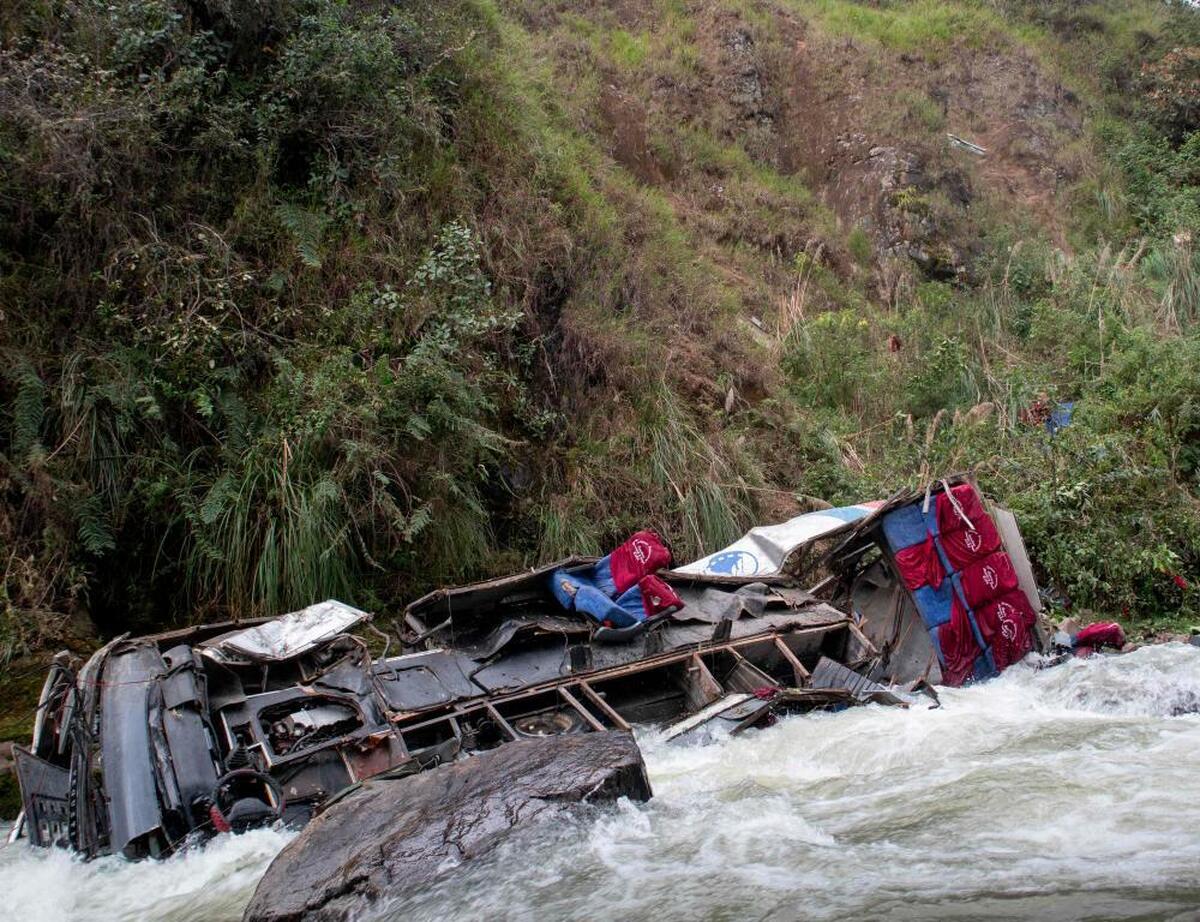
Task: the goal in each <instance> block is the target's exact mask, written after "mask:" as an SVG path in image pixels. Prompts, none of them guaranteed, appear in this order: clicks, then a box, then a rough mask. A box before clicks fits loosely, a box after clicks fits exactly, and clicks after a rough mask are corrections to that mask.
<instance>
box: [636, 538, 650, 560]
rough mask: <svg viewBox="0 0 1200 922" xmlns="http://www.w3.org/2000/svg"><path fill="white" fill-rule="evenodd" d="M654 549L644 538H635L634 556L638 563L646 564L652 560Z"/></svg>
mask: <svg viewBox="0 0 1200 922" xmlns="http://www.w3.org/2000/svg"><path fill="white" fill-rule="evenodd" d="M651 551H652V548H651V547H650V542H649V541H647V540H645V539H644V538H635V539H634V541H633V556H634V558H635V559H636V560H637V562H638V563H645V562H646V561H647V560H649V559H650V553H651Z"/></svg>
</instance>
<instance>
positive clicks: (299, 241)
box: [275, 202, 331, 269]
mask: <svg viewBox="0 0 1200 922" xmlns="http://www.w3.org/2000/svg"><path fill="white" fill-rule="evenodd" d="M275 214H276V216H277V217H278V218H279V223H280V224H282V225H283V226H284V228H285V229H286V230H287V232H288V233H289V234H291V236H292V241H293V242H294V243H295V244H296V251H297V252H298V253H299V254H300V259H301V261H302V262H303V263H304V265H306V266H308V267H310V268H312V269H319V268H321V241H322V240H323V239H324V237H325V231H326V229H328V227H329V225H330V223H331V219H330V217H329V215H327V214H325V213H324V212H323V211H311V210H309V209H308V208H304V207H302V206H300V205H297V204H295V203H294V202H284V203H283V204H282V205H280V206H279V207H278V208H276V209H275Z"/></svg>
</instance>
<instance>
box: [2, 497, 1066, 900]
mask: <svg viewBox="0 0 1200 922" xmlns="http://www.w3.org/2000/svg"><path fill="white" fill-rule="evenodd" d="M639 541H640V542H641V544H639V543H638V542H639ZM664 555H665V556H664ZM668 559H669V555H667V554H666V552H665V549H663V548H662V545H661V544H659V543H658V542H657V539H656V538H655V536H654V535H652V534H651V533H639V535H638V536H635V539H633V540H631V541H630V542H627V543H626V545H623V546H622V548H621V549H618V551H617V552H614V554H613V555H610V557H606V558H603V559H601V560H595V559H591V558H571V559H568V560H564V561H560V562H559V563H557V564H554V565H551V566H548V567H542V568H540V569H537V570H534V571H532V572H527V573H522V574H520V575H517V576H512V577H508V578H505V579H496V580H491V581H489V582H484V583H478V584H475V585H471V586H466V587H462V588H456V589H445V590H438V591H436V592H433V593H431V594H429V595H427V596H425V597H424V598H421V599H418V600H417V601H415V602H413V603H412V604H411V605H409V606H408V608H407V609H406V611H405V614H404V621H405V631H404V646H405V652H402V653H400V654H399V655H394V656H388V655H387V653H388V651H387V650H386V649H385V651H384V655H383V656H382V657H381V658H378V659H373V658H372V657H371V656H370V654H369V652H368V649H367V646H366V644H365V643H364V641H363V640H361V639H360V638H359V637H357V636H356V635H355V634H354V633H353V631H354V629H355V628H356V627H357V626H359V625H361V624H363V623H364V622H365V621H366V619H367V615H366V614H365V613H363V612H360V611H357V610H355V609H353V608H350V607H348V606H346V605H343V604H341V603H338V602H332V601H331V602H325V603H322V604H319V605H314V606H312V607H310V608H307V609H304V610H303V611H300V612H295V613H292V614H290V615H286V616H284V617H281V618H278V619H275V620H264V621H258V622H241V623H236V624H234V623H225V624H216V625H210V626H203V627H195V628H190V629H186V630H181V631H175V632H171V633H166V634H159V635H156V636H152V637H144V638H137V639H128V638H124V637H122V638H118V639H116V640H114V641H112V642H111V643H109V644H108V645H106V646H105V647H104V648H103V649H101V650H99V651H98V652H97V653H96V654H94V655H93V656H92V657H91V658H90V659H89V660H88V661H87V662H86V663H84V664H83V665H82V667H81V668H78V669H77V668H76V666H75V664H73V663H72V662H71V660H70V658H69V657H68V656H67V655H66V654H60V656H59V658H58V659H56V661H55V663H54V665H53V667H52V668H51V671H50V674H49V676H48V677H47V679H46V683H45V687H44V690H43V693H42V699H41V703H40V705H39V710H38V716H37V719H36V724H35V726H34V729H33V739H32V744H31V746H30V747H29V748H28V749H18V751H17V771H18V778H19V781H20V784H21V790H22V797H23V801H24V814H23V823H21V824H19V825H18V831H20V830H23V834H24V835H25V836H27V837H28V839H29V841H30V842H32V843H34V844H36V845H44V846H49V845H61V846H67V847H70V848H72V849H75V850H77V851H79V852H81V853H83V854H84V855H86V856H97V855H104V854H120V855H125V856H128V857H131V858H141V857H147V856H163V855H167V854H169V853H171V852H172V851H175V850H177V849H179V848H180V847H181V846H183V845H184V844H186V843H190V842H194V841H196V840H197V839H201V838H204V837H206V836H208V835H211V834H214V833H217V832H221V831H224V830H228V829H230V828H233V829H243V828H248V827H251V826H254V825H259V824H265V823H270V822H273V821H275V820H276V819H282V820H284V821H286V822H288V823H293V824H297V825H299V824H303V823H305V822H307V821H308V820H310V819H311V818H312V817H314V815H316V814H319V813H323V815H322V816H321V819H320V821H319V823H314V824H312V826H311V827H310V829H313V831H314V834H316V831H317V827H319V828H320V829H324V830H325V832H324V833H322V835H326V836H328V835H330V833H329V830H330V829H331V828H336V825H337V821H336V817H337V815H338V813H339V811H345V810H347V809H349V808H350V807H351V806H352V804H353V802H354V801H355V800H356V799H358V800H362V799H363V798H364V797H368V796H378V792H377V790H376V789H377V787H378V785H379V784H382V783H383V782H382V781H380V780H376V781H370V782H368V781H367V780H366V779H388V780H387V784H388V785H390V786H391V788H392V789H394V790H395V791H396V792H397V795H396V796H397V798H398V799H397V800H396V802H395V803H396V806H395V807H393V808H392V809H396V810H403V809H404V805H405V804H406V803H407V802H408V801H407V797H408V795H406V794H405V792H406V791H409V790H411V791H413V792H416V791H418V790H420V789H421V788H420V786H419V785H417V784H416V781H417V779H418V777H423V776H425V775H430V776H431V778H433V779H434V780H431V781H429V782H428V783H426V782H422V785H424V786H425V787H426V788H428V787H429V786H430V785H436V784H437V782H436V778H438V777H442V776H443V775H444V776H445V777H450V776H449V775H445V773H447V772H452V773H456V774H455V777H457V776H458V775H461V774H464V773H465V774H466V775H470V773H471V772H472V771H473V770H474V769H473V765H475V764H483V763H484V762H486V761H488V760H489V759H491V761H493V762H496V761H497V759H500V762H497V764H501V763H502V762H503V759H501V757H500V756H499V754H498V753H496V752H492V751H493V750H505V748H506V747H512V746H515V747H517V748H515V749H513V750H512V753H513V755H512V757H507V756H506V757H504V758H507V759H508V762H509V763H512V762H513V759H516V763H515V764H518V765H519V764H521V763H522V762H528V761H529V757H528V756H520V757H518V756H517V753H518V752H520V751H522V750H527V749H528V750H530V751H531V752H534V751H541V750H540V748H539V747H547V748H546V749H545V752H550V751H551V749H553V748H554V747H556V746H565V747H566V749H564V751H567V750H570V752H572V753H573V755H572V758H575V759H576V761H577V762H578V760H579V759H580V758H581V756H580V753H582V752H586V751H588V750H587V746H589V745H592V744H589V743H587V742H586V740H585V739H583V738H586V737H588V736H589V735H594V737H593V739H594V740H595V745H596V746H598V747H600V750H599V751H605V749H604V747H605V746H607V747H608V750H607V751H609V752H610V753H611V752H612V751H614V750H613V749H612V746H613V744H611V743H603V742H602V741H603V740H611V739H614V738H616V737H617V736H623V737H624V738H625V739H626V740H627V741H628V742H627V743H622V744H621V746H624V747H626V748H624V749H622V750H621V751H620V752H619V753H618V754H617V756H616V757H615V758H617V761H618V762H620V764H621V765H622V766H623V768H622V773H621V774H620V778H621V779H623V780H621V781H620V782H619V783H616V784H615V785H609V786H608V788H606V789H607V790H608V791H609V793H610V794H611V795H613V796H616V795H619V794H628V795H631V796H636V797H648V796H649V793H650V792H649V785H648V783H647V782H646V779H645V775H644V768H643V767H642V766H641V762H640V756H637V755H636V746H635V744H634V743H633V742H632V738H631V737H629V736H628V732H629V731H630V730H631V728H632V727H634V726H644V725H659V726H662V727H664V728H665V730H664V731H663V732H664V733H665V734H666V735H667V736H668V737H670V738H678V739H696V738H698V737H703V736H705V735H709V734H712V733H714V732H717V728H724V731H722V732H731V733H739V732H742V731H743V730H745V729H747V728H750V727H760V726H763V725H765V724H767V723H770V722H771V721H772V720H773V719H774V717H775V716H776V715H778V714H781V713H794V712H804V711H809V710H813V709H827V708H837V707H843V706H846V705H850V704H855V703H863V702H867V701H875V702H881V703H886V704H892V705H900V706H905V705H906V704H907V703H909V702H910V700H911V699H912V696H914V695H915V694H919V693H920V692H921V691H923V690H928V691H929V692H930V693H931V694H932V688H931V686H933V685H937V684H961V683H962V682H964V681H968V680H971V679H978V678H985V677H987V676H989V675H993V674H995V673H996V672H997V671H999V670H1001V669H1003V668H1004V667H1005V666H1007V665H1008V664H1009V663H1011V662H1014V661H1015V660H1016V659H1019V658H1020V657H1021V656H1023V655H1024V654H1025V653H1026V652H1028V651H1029V650H1030V649H1034V648H1038V649H1040V648H1041V647H1042V645H1043V639H1042V636H1041V631H1040V628H1039V626H1038V624H1037V620H1036V613H1037V611H1038V609H1039V601H1038V592H1037V588H1036V585H1035V584H1034V581H1033V574H1032V571H1031V569H1030V565H1029V560H1028V558H1027V556H1026V553H1025V550H1024V547H1023V544H1022V542H1021V538H1020V534H1019V532H1018V531H1017V528H1016V523H1015V521H1014V520H1013V517H1012V516H1011V514H1009V513H1007V512H1006V511H1004V510H1002V509H999V508H990V509H989V508H988V506H987V505H986V504H985V503H984V501H983V500H982V498H981V497H980V495H979V494H978V493H977V491H976V488H975V486H974V484H973V483H972V482H971V481H970V480H968V479H964V478H958V479H954V480H950V481H942V482H941V483H939V484H936V485H933V487H932V488H931V489H929V490H926V491H925V492H923V493H907V492H906V493H901V494H898V495H896V496H894V497H892V498H891V499H889V500H887V501H885V502H880V503H871V504H865V505H862V506H856V507H849V508H847V509H841V510H827V511H825V512H819V513H812V514H809V515H806V516H801V517H799V518H797V519H793V520H792V521H791V522H788V523H784V524H783V525H779V526H770V527H766V528H761V529H755V530H753V531H752V532H750V533H749V534H748V535H746V536H745V537H744V538H743V539H741V540H740V541H739V542H736V543H735V544H734V545H732V546H731V547H730V548H726V549H724V550H723V551H719V552H717V553H715V554H713V555H711V556H709V557H707V558H705V559H703V560H701V561H697V562H696V563H694V564H690V565H688V566H685V567H681V568H679V569H665V568H663V565H664V564H666V563H667V560H668ZM804 586H807V587H808V588H802V587H804ZM560 737H572V738H574V737H580V738H581V740H583V741H582V742H581V741H579V740H575V741H572V740H566V741H564V740H561V739H559V738H560ZM580 747H582V748H580ZM629 747H632V749H633V753H634V756H633V759H634V762H635V763H636V766H635V769H636V770H630V766H629V758H630V756H629ZM620 748H621V747H620V746H618V749H620ZM438 766H441V767H438ZM514 770H515V769H514ZM438 773H442V775H439V774H438ZM364 782H365V783H364ZM563 783H564V784H565V786H566V788H568V789H571V785H570V784H567V783H566V782H563ZM603 787H604V785H603V784H601V783H599V782H597V783H596V784H592V782H591V781H589V783H588V785H587V786H585V788H580V789H579V790H578V791H577V796H576V797H575V799H579V798H582V797H584V796H585V795H586V794H587V792H593V793H594V792H595V790H597V789H600V788H603ZM468 788H469V785H468V786H467V788H464V790H466V789H468ZM347 789H350V793H349V794H346V793H345V792H346V791H347ZM372 790H375V793H374V794H372V793H371V791H372ZM443 794H444V791H443ZM530 796H541V795H530ZM547 796H548V795H547ZM556 796H559V797H560V799H561V797H563V796H566V795H563V794H562V792H559V794H558V795H556ZM567 799H571V798H570V797H567ZM505 812H506V813H508V814H511V813H513V812H514V811H505ZM515 812H520V811H515ZM306 836H307V834H306ZM306 836H302V837H301V838H300V839H298V840H296V842H293V844H292V846H290V847H289V849H288V850H286V851H285V853H284V855H283V856H281V859H279V860H283V859H284V858H285V857H286V856H287V855H288V854H289V853H290V852H292V851H293V850H294V849H295V848H296V847H303V843H304V842H305V840H306ZM460 846H461V843H460ZM376 851H377V852H378V848H376ZM460 851H462V852H464V853H469V852H470V849H469V848H468V849H463V848H461V847H460ZM277 863H278V860H277ZM336 870H337V869H336V868H335V869H333V870H331V872H330V873H331V874H333V875H334V876H335V877H336ZM393 870H394V869H393ZM270 876H271V875H270V874H268V879H269V878H270ZM300 915H303V913H302V912H301V913H300ZM264 917H265V916H264Z"/></svg>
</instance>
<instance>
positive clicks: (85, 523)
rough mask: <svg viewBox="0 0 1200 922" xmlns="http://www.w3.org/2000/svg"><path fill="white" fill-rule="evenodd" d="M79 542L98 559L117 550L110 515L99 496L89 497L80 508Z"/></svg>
mask: <svg viewBox="0 0 1200 922" xmlns="http://www.w3.org/2000/svg"><path fill="white" fill-rule="evenodd" d="M79 541H80V543H81V544H82V545H83V547H84V550H86V551H87V552H88V553H89V554H93V555H95V556H97V557H99V556H101V555H102V554H103V553H104V552H105V551H112V550H116V547H117V542H116V540H115V539H114V538H113V533H112V526H111V524H110V523H109V515H108V512H107V510H105V508H104V507H103V505H102V504H101V502H100V497H98V496H95V495H92V496H89V497H88V498H87V499H85V500H84V501H83V502H82V503H81V504H80V506H79Z"/></svg>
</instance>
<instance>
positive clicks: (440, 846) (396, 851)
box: [244, 732, 650, 922]
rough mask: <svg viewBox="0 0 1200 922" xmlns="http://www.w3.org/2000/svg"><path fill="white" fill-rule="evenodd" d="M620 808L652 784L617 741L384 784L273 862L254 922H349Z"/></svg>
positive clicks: (629, 741)
mask: <svg viewBox="0 0 1200 922" xmlns="http://www.w3.org/2000/svg"><path fill="white" fill-rule="evenodd" d="M618 797H631V798H633V799H635V800H646V799H648V798H649V797H650V783H649V781H648V780H647V778H646V768H645V765H644V763H643V762H642V754H641V752H640V751H639V750H638V747H637V743H635V742H634V740H633V737H632V736H630V735H629V734H627V733H617V732H612V733H583V734H578V735H571V736H558V737H551V738H547V739H542V740H527V741H521V742H514V743H509V744H507V745H505V746H501V747H500V748H499V749H494V750H491V751H490V752H485V753H482V754H480V755H477V756H473V757H472V758H469V759H466V760H464V761H461V762H454V763H451V764H449V765H443V766H441V767H439V768H435V769H432V770H430V771H426V772H422V773H420V774H416V775H410V776H408V777H404V778H393V779H384V778H378V779H372V780H370V781H367V782H365V783H364V784H363V785H362V786H361V787H360V788H359V789H358V790H357V791H355V792H354V793H352V794H350V795H349V796H348V797H346V798H345V799H344V800H341V801H339V802H337V803H335V804H334V805H333V806H331V807H330V808H329V809H328V810H326V811H325V812H324V813H323V814H321V815H320V816H319V817H317V818H316V819H315V820H313V821H312V822H311V823H309V825H308V826H307V827H305V829H304V832H303V833H301V834H300V836H299V837H298V838H297V839H295V840H294V841H293V842H292V843H291V844H290V845H288V847H287V848H285V849H284V850H283V851H282V852H280V854H279V855H278V856H277V857H276V858H275V860H274V861H273V862H271V866H270V867H269V868H268V869H267V873H266V874H265V875H264V876H263V879H262V881H261V882H260V883H259V885H258V889H257V890H255V892H254V897H253V898H252V899H251V900H250V905H249V906H248V907H247V908H246V913H245V916H244V922H298V920H301V919H304V920H320V922H334V920H338V922H341V920H345V919H349V918H351V917H352V916H355V915H357V914H358V913H360V912H361V911H362V909H363V908H364V907H365V906H367V905H369V904H370V903H372V902H374V901H377V900H380V899H385V898H387V897H390V896H397V895H401V894H403V893H405V892H407V891H410V890H411V889H412V888H414V887H420V886H422V885H425V884H428V883H430V882H431V881H433V880H434V879H435V878H436V877H438V876H439V874H440V873H441V872H442V871H443V870H444V869H445V868H447V867H453V866H454V865H456V864H458V863H459V862H461V861H464V860H467V859H470V858H476V857H479V856H480V855H483V854H485V853H486V852H488V851H490V850H491V849H492V848H494V847H495V846H496V845H497V844H498V843H499V842H500V841H501V840H502V839H503V838H504V836H505V835H506V834H507V833H508V832H509V831H510V830H512V829H514V828H515V827H517V826H525V825H528V824H530V823H533V822H543V821H545V820H547V819H553V818H554V817H557V816H560V815H561V814H562V813H563V812H565V811H567V810H570V809H572V808H573V807H575V805H577V804H579V803H581V802H585V801H586V802H588V803H596V802H605V801H612V800H615V799H616V798H618Z"/></svg>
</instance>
